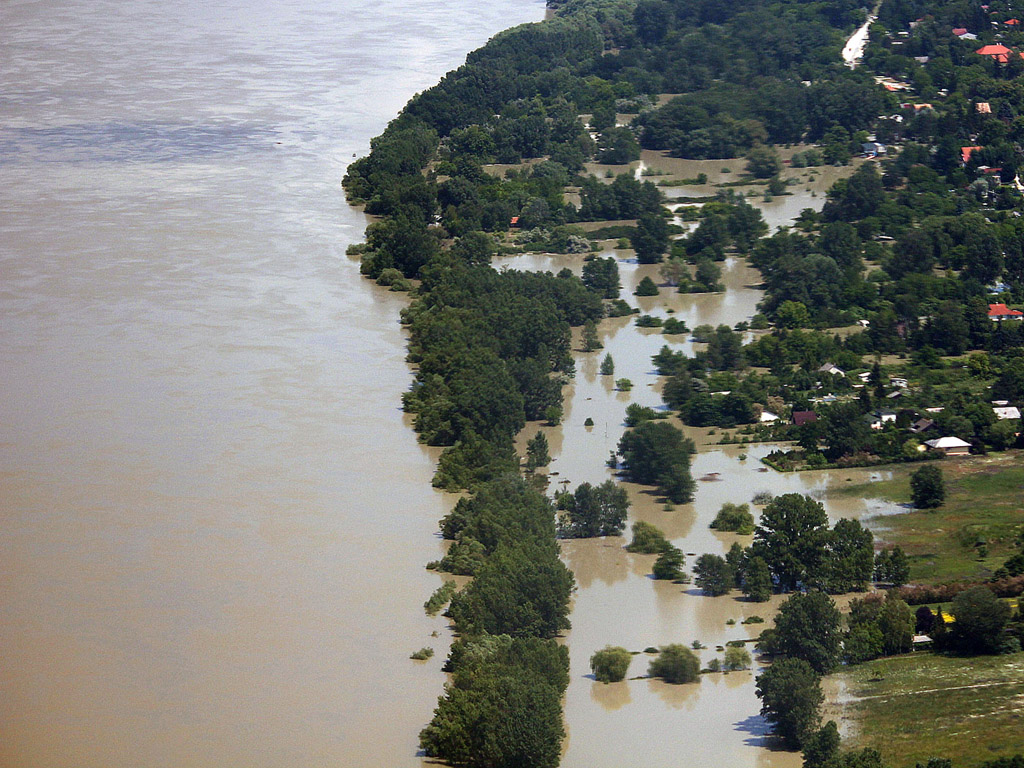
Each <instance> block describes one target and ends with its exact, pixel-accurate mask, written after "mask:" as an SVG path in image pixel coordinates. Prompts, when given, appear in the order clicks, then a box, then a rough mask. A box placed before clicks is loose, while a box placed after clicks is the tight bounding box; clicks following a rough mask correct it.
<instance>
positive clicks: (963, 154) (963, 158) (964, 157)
mask: <svg viewBox="0 0 1024 768" xmlns="http://www.w3.org/2000/svg"><path fill="white" fill-rule="evenodd" d="M979 149H984V147H960V164H961V165H967V164H968V163H969V162H971V155H973V154H974V153H975V152H977V151H978V150H979Z"/></svg>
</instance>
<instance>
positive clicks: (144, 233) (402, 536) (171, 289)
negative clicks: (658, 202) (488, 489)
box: [0, 0, 544, 768]
mask: <svg viewBox="0 0 1024 768" xmlns="http://www.w3.org/2000/svg"><path fill="white" fill-rule="evenodd" d="M543 13H544V7H543V3H542V2H539V1H538V0H489V2H487V3H478V2H469V1H468V0H455V2H449V3H444V4H437V3H431V2H425V1H424V0H396V1H395V2H389V3H388V4H387V6H386V13H382V12H381V6H380V5H379V4H377V3H371V2H368V0H345V2H327V1H326V0H285V1H284V2H273V3H270V2H240V1H239V0H207V1H205V2H197V1H196V0H186V1H185V2H180V3H166V2H156V1H155V0H118V1H117V2H115V1H114V0H88V2H86V0H33V1H31V2H30V1H29V0H5V2H4V3H2V4H0V28H2V29H3V34H2V35H0V60H2V61H3V67H2V68H0V173H2V175H3V180H4V181H3V184H2V185H0V312H2V317H3V322H2V323H0V391H2V392H3V397H2V398H0V513H2V520H3V525H2V526H0V595H2V599H0V648H2V649H3V652H2V653H0V691H2V695H0V733H2V734H3V737H2V738H0V765H3V766H4V767H5V768H35V767H39V768H43V767H45V768H62V767H71V766H74V768H93V767H95V768H137V766H147V767H148V768H159V767H161V766H167V767H168V768H170V767H171V766H174V767H176V768H177V767H180V766H198V767H202V766H217V767H218V768H220V767H221V766H243V765H244V766H253V767H254V768H256V767H263V766H266V768H282V767H283V766H296V767H299V766H326V765H332V766H353V767H355V768H383V766H415V765H419V764H420V760H419V759H418V758H417V757H416V742H417V733H418V731H419V729H420V728H421V727H422V726H423V724H424V723H425V722H426V721H427V720H428V719H429V717H430V713H431V711H432V709H433V707H434V705H435V702H436V697H437V695H438V693H439V692H440V690H441V686H442V682H443V677H442V675H441V674H440V672H439V667H440V663H441V659H442V658H443V657H444V655H445V640H444V638H443V637H441V638H432V637H431V633H432V632H434V631H435V630H436V631H440V632H441V633H442V635H443V634H444V621H443V620H442V619H428V618H427V617H425V616H424V614H423V609H422V604H423V601H424V600H425V599H426V597H427V596H428V595H429V594H430V592H431V591H432V590H433V589H434V588H435V587H436V586H437V585H438V584H439V583H440V578H439V577H438V576H437V575H436V574H432V573H430V572H428V571H425V570H424V568H423V566H424V564H425V563H426V562H427V561H429V560H432V559H436V558H437V557H438V555H439V553H440V551H441V547H440V542H439V541H438V540H437V539H436V538H435V531H436V529H437V520H438V518H439V517H440V516H441V515H442V514H444V512H445V510H446V505H447V504H448V503H449V502H448V500H447V499H446V498H445V497H444V496H443V495H441V494H439V493H436V492H434V491H433V490H432V489H431V487H430V478H431V476H432V473H433V462H432V460H431V457H430V456H429V455H428V454H427V452H426V451H424V450H423V449H422V448H421V447H420V446H419V445H417V443H416V438H415V434H414V433H413V432H412V431H411V430H409V429H408V427H407V426H406V423H405V420H404V419H403V416H402V414H401V413H400V411H399V406H400V402H399V398H400V394H401V392H402V391H404V390H405V389H406V388H407V387H408V384H409V369H408V366H407V365H406V364H405V362H404V356H405V349H404V338H403V336H402V334H401V330H400V328H399V325H398V322H397V321H398V311H399V309H400V308H401V306H402V305H403V300H404V299H403V298H402V297H401V296H399V295H398V294H389V293H386V292H382V291H380V290H379V289H377V288H376V287H374V286H373V285H371V284H369V283H367V282H366V281H363V280H360V279H359V277H358V265H357V264H355V263H354V262H352V261H351V260H349V259H347V258H346V257H345V256H344V250H345V246H346V245H347V244H348V243H350V242H354V241H358V240H361V239H362V233H363V228H364V226H365V223H366V222H365V219H364V217H363V216H362V215H360V214H359V213H357V212H356V211H353V210H352V209H350V208H348V207H347V206H346V205H345V201H344V198H343V195H342V191H341V187H340V181H341V178H342V175H343V173H344V169H345V165H346V164H347V163H348V162H350V161H351V159H352V157H353V154H354V153H357V152H358V153H360V154H362V153H365V152H366V150H367V147H368V143H369V139H370V138H371V137H372V136H374V135H376V134H378V133H380V131H381V130H383V128H384V126H385V125H386V123H387V121H388V120H390V119H391V118H392V117H393V116H394V114H395V113H396V112H397V111H398V110H399V109H400V108H401V106H402V105H403V104H404V103H405V102H406V101H407V100H408V99H409V97H410V96H412V95H413V94H414V93H415V92H416V91H418V90H421V89H423V88H425V87H428V86H429V85H431V84H433V83H434V82H436V81H437V80H438V79H439V77H440V76H441V75H442V74H444V72H445V71H447V70H448V69H451V68H452V67H454V66H456V65H457V64H459V63H461V61H462V60H463V59H464V57H465V55H466V53H467V52H468V51H470V50H472V49H474V48H476V47H477V46H479V45H480V44H482V43H483V42H484V41H485V40H486V39H487V38H488V37H489V36H491V35H492V34H494V33H495V32H497V31H499V30H500V29H503V28H505V27H508V26H510V25H512V24H514V23H517V22H520V21H527V20H536V19H539V18H541V17H542V15H543ZM429 645H433V646H434V647H435V650H436V651H437V654H438V655H437V656H436V657H435V658H434V660H432V661H431V662H428V663H426V664H422V663H416V662H412V661H410V660H409V658H408V656H409V654H410V653H411V652H412V651H414V650H416V649H418V648H420V647H422V646H429Z"/></svg>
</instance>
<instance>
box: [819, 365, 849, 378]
mask: <svg viewBox="0 0 1024 768" xmlns="http://www.w3.org/2000/svg"><path fill="white" fill-rule="evenodd" d="M818 373H830V374H832V375H833V376H845V375H846V371H844V370H843V369H842V368H840V367H839V366H838V365H832V363H825V364H824V365H823V366H821V367H820V368H819V369H818Z"/></svg>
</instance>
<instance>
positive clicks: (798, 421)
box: [793, 411, 818, 427]
mask: <svg viewBox="0 0 1024 768" xmlns="http://www.w3.org/2000/svg"><path fill="white" fill-rule="evenodd" d="M817 420H818V414H816V413H815V412H814V411H793V424H794V426H797V427H802V426H803V425H804V424H809V423H810V422H812V421H817Z"/></svg>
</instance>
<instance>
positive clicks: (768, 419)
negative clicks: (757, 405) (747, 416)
mask: <svg viewBox="0 0 1024 768" xmlns="http://www.w3.org/2000/svg"><path fill="white" fill-rule="evenodd" d="M778 420H779V417H778V416H777V415H776V414H774V413H772V412H771V411H761V418H760V422H761V423H762V424H772V423H774V422H776V421H778Z"/></svg>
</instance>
